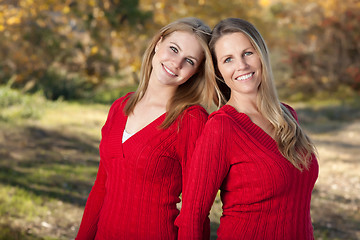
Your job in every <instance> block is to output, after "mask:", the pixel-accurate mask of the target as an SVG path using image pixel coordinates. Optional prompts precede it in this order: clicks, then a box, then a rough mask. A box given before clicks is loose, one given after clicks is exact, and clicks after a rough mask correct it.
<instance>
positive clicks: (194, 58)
mask: <svg viewBox="0 0 360 240" xmlns="http://www.w3.org/2000/svg"><path fill="white" fill-rule="evenodd" d="M170 43H172V44H174V45H175V46H176V47H177V48H178V49H179V50H180V51H182V49H181V47H180V46H179V45H178V44H177V43H175V42H170ZM187 58H191V59H193V60H195V61H196V62H198V61H199V60H198V59H197V58H196V57H193V56H188V57H187Z"/></svg>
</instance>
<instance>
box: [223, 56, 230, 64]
mask: <svg viewBox="0 0 360 240" xmlns="http://www.w3.org/2000/svg"><path fill="white" fill-rule="evenodd" d="M231 61H232V58H231V57H228V58H227V59H225V61H224V63H229V62H231Z"/></svg>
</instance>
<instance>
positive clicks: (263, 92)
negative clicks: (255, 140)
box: [209, 18, 317, 171]
mask: <svg viewBox="0 0 360 240" xmlns="http://www.w3.org/2000/svg"><path fill="white" fill-rule="evenodd" d="M235 32H240V33H243V34H245V36H247V37H248V39H249V40H250V42H251V44H252V46H253V47H254V49H255V50H256V52H257V53H258V55H259V57H260V61H261V65H262V80H261V83H260V86H259V89H258V90H259V93H258V95H257V107H258V110H259V111H260V113H261V114H262V115H263V116H264V117H265V118H266V119H268V120H269V121H270V123H271V124H272V125H273V127H274V128H275V141H276V143H277V145H278V148H279V151H280V153H281V154H282V155H283V156H284V157H285V158H286V159H288V160H289V161H290V162H291V163H292V164H293V165H294V166H295V167H296V168H297V169H299V170H300V171H302V170H303V169H304V168H305V169H308V168H309V165H310V162H311V159H312V157H313V155H316V154H317V152H316V147H315V145H314V143H313V142H312V141H311V139H310V138H309V137H308V136H307V135H306V134H305V132H304V131H303V130H302V128H301V127H300V125H299V124H298V122H297V121H296V119H295V118H294V116H293V115H292V114H291V113H290V111H289V110H288V108H287V107H286V106H284V105H283V104H281V103H280V100H279V98H278V95H277V92H276V88H275V84H274V77H273V73H272V69H271V64H270V58H269V51H268V48H267V46H266V43H265V41H264V39H263V38H262V36H261V34H260V33H259V32H258V30H257V29H256V28H255V27H254V26H253V25H252V24H251V23H249V22H248V21H246V20H243V19H239V18H227V19H224V20H222V21H220V22H219V23H218V24H217V25H216V26H215V27H214V29H213V31H212V38H211V40H210V43H209V46H210V50H211V52H212V55H213V60H214V65H215V66H216V73H217V76H221V74H220V72H219V70H218V69H217V61H216V54H215V44H216V42H217V41H218V40H219V39H220V38H221V37H222V36H224V35H226V34H231V33H235ZM217 78H218V80H217V81H218V85H219V88H220V89H221V91H222V94H223V95H224V97H225V101H228V100H229V99H230V92H231V91H230V88H229V87H228V86H227V85H226V84H225V82H224V80H223V79H222V78H221V77H217ZM222 104H224V102H222Z"/></svg>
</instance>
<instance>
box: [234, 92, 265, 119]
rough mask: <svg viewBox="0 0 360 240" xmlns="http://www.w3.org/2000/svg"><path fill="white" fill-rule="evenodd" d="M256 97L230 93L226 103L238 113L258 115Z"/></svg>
mask: <svg viewBox="0 0 360 240" xmlns="http://www.w3.org/2000/svg"><path fill="white" fill-rule="evenodd" d="M256 96H257V95H256V94H254V95H251V96H250V95H245V94H236V93H235V94H234V93H233V92H232V93H231V97H230V99H229V101H228V102H227V104H228V105H230V106H232V107H234V108H235V109H236V110H237V111H238V112H241V113H245V114H250V115H251V114H253V113H258V112H259V110H258V107H257V104H256V99H257V97H256Z"/></svg>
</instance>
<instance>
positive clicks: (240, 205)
mask: <svg viewBox="0 0 360 240" xmlns="http://www.w3.org/2000/svg"><path fill="white" fill-rule="evenodd" d="M289 110H290V111H291V112H292V113H293V115H294V116H295V118H296V113H295V111H294V110H293V109H292V108H290V107H289ZM189 165H190V173H189V176H191V179H189V182H188V183H187V188H186V190H185V194H184V198H183V204H182V209H181V213H180V216H179V217H178V218H177V219H176V221H175V224H176V225H178V226H179V239H186V240H189V239H201V236H202V235H201V234H202V227H203V224H202V223H203V221H204V219H205V218H206V216H207V215H208V213H209V210H210V208H211V205H212V203H213V201H214V199H215V196H216V193H217V191H218V189H219V188H220V190H221V200H222V203H223V215H222V217H221V219H220V226H219V229H218V232H217V235H218V239H229V240H230V239H231V240H234V239H246V240H248V239H259V240H264V239H267V240H269V239H276V240H281V239H284V240H285V239H286V240H290V239H291V240H294V239H299V240H300V239H301V240H307V239H314V236H313V228H312V224H311V218H310V199H311V193H312V190H313V187H314V184H315V181H316V179H317V177H318V170H319V168H318V163H317V160H316V158H315V157H314V158H313V159H312V162H311V166H310V169H309V171H307V170H304V171H303V172H300V171H299V170H298V169H296V168H295V167H294V166H293V165H292V164H291V163H290V162H289V161H288V160H287V159H285V158H284V157H283V156H282V155H281V153H280V152H279V150H278V148H277V144H276V142H275V141H274V140H273V139H272V138H271V137H270V136H269V135H268V134H266V133H265V132H264V131H263V130H262V129H261V128H260V127H258V126H257V125H255V124H254V123H253V122H252V121H251V120H250V118H249V117H248V116H247V115H246V114H243V113H239V112H237V111H236V110H235V108H233V107H231V106H229V105H225V106H224V107H222V108H221V109H220V110H218V111H216V112H214V113H213V114H211V115H210V117H209V120H208V122H207V123H206V126H205V128H204V131H203V134H202V136H201V137H200V138H199V140H198V143H197V146H196V149H195V151H194V156H193V159H192V160H191V162H190V163H189Z"/></svg>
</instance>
